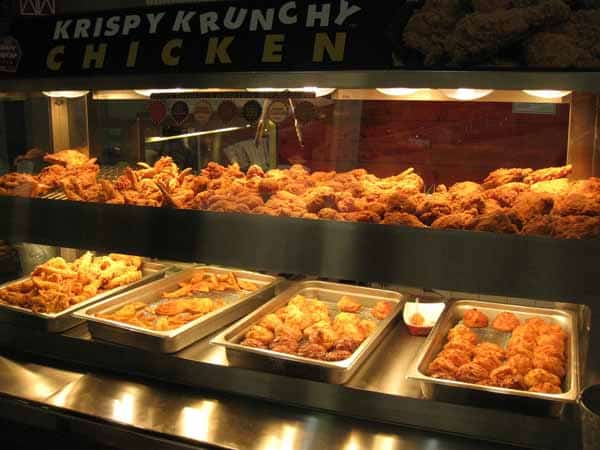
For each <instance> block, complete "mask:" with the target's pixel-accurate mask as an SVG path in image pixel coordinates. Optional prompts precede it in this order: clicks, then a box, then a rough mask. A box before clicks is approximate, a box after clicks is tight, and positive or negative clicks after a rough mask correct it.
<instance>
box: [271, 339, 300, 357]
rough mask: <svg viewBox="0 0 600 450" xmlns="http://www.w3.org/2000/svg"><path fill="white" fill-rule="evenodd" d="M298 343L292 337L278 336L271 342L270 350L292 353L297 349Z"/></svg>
mask: <svg viewBox="0 0 600 450" xmlns="http://www.w3.org/2000/svg"><path fill="white" fill-rule="evenodd" d="M299 346H300V343H299V342H298V341H296V340H294V339H288V338H285V337H278V338H275V340H273V342H271V348H270V349H271V350H272V351H274V352H278V353H287V354H289V355H293V354H295V353H296V352H297V351H298V347H299Z"/></svg>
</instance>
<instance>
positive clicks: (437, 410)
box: [0, 323, 578, 450]
mask: <svg viewBox="0 0 600 450" xmlns="http://www.w3.org/2000/svg"><path fill="white" fill-rule="evenodd" d="M211 338H212V336H208V337H206V338H204V339H203V340H201V341H199V342H197V343H195V344H193V345H191V346H190V347H188V348H186V349H184V350H182V351H180V352H179V353H176V354H172V355H161V354H156V353H151V352H148V351H144V350H140V349H134V348H129V347H124V346H120V345H115V344H111V343H108V342H103V341H99V340H93V339H92V338H91V336H90V334H89V332H88V330H87V327H86V325H81V326H78V327H76V328H73V329H71V330H69V331H67V332H65V333H63V334H54V335H50V334H46V333H44V332H38V331H33V330H27V329H24V328H18V327H14V326H12V325H9V324H0V346H1V347H3V348H5V349H7V350H8V351H11V352H18V353H28V354H35V355H38V356H43V357H45V358H50V359H56V360H61V361H66V362H69V363H75V364H77V365H81V366H83V367H88V368H94V369H101V370H110V371H114V372H119V373H125V374H128V375H132V376H141V377H146V378H150V379H155V380H160V381H165V382H168V383H176V384H180V385H185V386H191V387H195V388H201V389H207V390H211V391H220V392H226V393H231V394H237V395H242V396H245V397H251V398H256V399H261V400H266V401H269V402H272V403H277V404H283V405H291V406H297V407H302V408H307V409H311V410H318V411H325V412H329V413H334V414H337V415H341V416H347V417H353V418H357V419H364V420H369V421H374V422H380V423H387V424H391V425H398V426H409V427H414V428H419V429H425V430H432V431H437V432H442V433H450V434H459V435H463V436H467V437H470V438H474V439H479V440H486V441H493V442H500V443H505V444H512V445H516V446H524V447H529V448H543V449H556V450H558V449H561V450H562V449H570V448H577V447H576V443H577V442H578V424H577V420H576V419H575V408H573V407H571V406H568V407H567V408H565V410H564V411H563V413H562V415H561V416H560V417H559V418H552V417H548V416H544V415H536V412H535V411H533V410H526V409H522V410H518V411H516V410H512V411H511V410H510V409H507V408H504V407H502V405H494V407H491V406H490V405H483V404H474V403H469V404H465V403H451V402H448V401H439V400H426V399H424V398H423V396H422V394H421V389H420V385H419V384H418V383H416V382H413V381H410V380H407V379H406V372H407V370H408V368H409V366H410V363H411V361H412V360H413V358H414V356H415V355H416V353H417V352H418V350H419V348H420V347H421V345H422V343H423V342H424V339H423V338H420V337H413V336H410V335H409V334H408V331H407V330H406V328H405V327H404V326H403V325H401V324H399V323H396V324H395V326H394V327H393V328H392V329H391V331H390V332H389V333H388V334H387V335H386V336H385V337H384V339H383V340H382V341H381V343H380V345H379V346H378V349H377V350H376V351H375V352H374V353H373V355H372V356H371V357H370V358H369V359H368V360H367V361H366V362H365V363H364V364H363V365H362V367H361V368H360V369H359V370H358V372H357V373H356V374H355V375H354V376H353V377H352V378H351V379H350V380H349V381H348V382H347V383H346V384H344V385H334V384H328V383H325V382H316V381H310V380H304V379H298V378H291V377H287V376H282V375H275V374H270V373H265V372H258V371H252V370H246V369H241V368H237V367H233V366H231V365H229V362H228V361H227V357H226V353H225V350H224V349H223V348H221V347H217V346H214V345H211V344H210V340H211Z"/></svg>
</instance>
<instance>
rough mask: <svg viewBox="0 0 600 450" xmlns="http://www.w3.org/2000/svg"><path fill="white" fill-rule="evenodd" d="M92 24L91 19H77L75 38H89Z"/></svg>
mask: <svg viewBox="0 0 600 450" xmlns="http://www.w3.org/2000/svg"><path fill="white" fill-rule="evenodd" d="M91 26H92V21H91V20H90V19H77V22H75V31H74V32H73V39H80V38H88V37H90V36H89V34H88V30H89V29H90V27H91Z"/></svg>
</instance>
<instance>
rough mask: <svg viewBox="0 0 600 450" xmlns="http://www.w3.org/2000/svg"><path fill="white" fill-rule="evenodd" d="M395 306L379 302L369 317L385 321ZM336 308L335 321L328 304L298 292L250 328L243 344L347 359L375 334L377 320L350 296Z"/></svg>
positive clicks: (334, 358) (307, 355) (342, 298)
mask: <svg viewBox="0 0 600 450" xmlns="http://www.w3.org/2000/svg"><path fill="white" fill-rule="evenodd" d="M393 308H394V305H393V304H392V303H390V302H385V301H382V302H378V303H377V304H376V305H375V306H374V307H373V308H372V309H371V310H370V316H371V317H373V318H375V319H377V320H384V319H385V318H387V317H388V316H389V315H390V314H391V313H392V311H393ZM337 309H338V311H339V313H338V314H336V315H335V317H334V318H333V320H332V319H331V317H330V315H329V308H328V305H327V303H325V302H323V301H320V300H318V299H316V298H308V297H304V296H302V295H297V296H296V297H294V298H293V299H291V300H290V301H289V302H288V304H287V305H286V306H284V307H283V308H280V309H278V310H277V311H275V313H273V314H268V315H266V316H264V317H263V318H262V319H261V320H260V322H259V323H258V324H256V325H254V326H252V327H250V329H249V330H248V331H246V334H245V337H244V340H243V341H242V342H241V345H245V346H247V347H252V348H257V349H263V350H271V351H274V352H278V353H286V354H289V355H298V356H302V357H304V358H310V359H316V360H321V361H330V362H335V361H342V360H345V359H348V358H350V357H351V356H352V354H353V353H354V351H356V349H357V348H358V347H360V345H361V344H362V343H363V342H364V341H365V340H366V339H367V338H368V337H369V336H370V335H371V334H373V332H374V331H375V329H376V328H377V325H378V322H377V321H374V320H371V319H370V318H367V317H368V316H366V315H365V314H366V313H367V312H368V310H366V308H363V305H362V304H361V303H360V302H359V301H357V300H356V299H354V298H352V297H349V296H342V297H341V298H340V299H339V301H338V303H337Z"/></svg>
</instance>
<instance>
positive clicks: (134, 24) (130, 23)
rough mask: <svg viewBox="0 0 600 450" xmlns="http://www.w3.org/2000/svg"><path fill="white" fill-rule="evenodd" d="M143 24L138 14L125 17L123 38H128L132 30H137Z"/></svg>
mask: <svg viewBox="0 0 600 450" xmlns="http://www.w3.org/2000/svg"><path fill="white" fill-rule="evenodd" d="M140 23H142V19H141V17H140V16H139V15H137V14H130V15H127V16H125V20H124V21H123V36H127V35H128V34H129V32H130V31H131V30H135V29H136V28H138V27H139V26H140Z"/></svg>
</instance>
